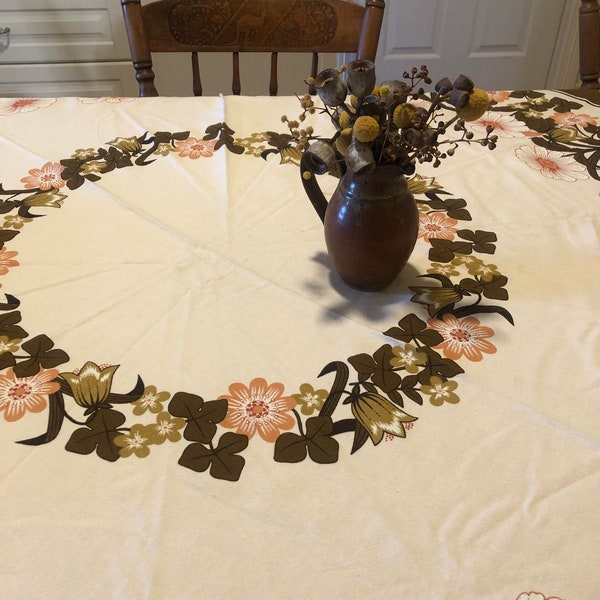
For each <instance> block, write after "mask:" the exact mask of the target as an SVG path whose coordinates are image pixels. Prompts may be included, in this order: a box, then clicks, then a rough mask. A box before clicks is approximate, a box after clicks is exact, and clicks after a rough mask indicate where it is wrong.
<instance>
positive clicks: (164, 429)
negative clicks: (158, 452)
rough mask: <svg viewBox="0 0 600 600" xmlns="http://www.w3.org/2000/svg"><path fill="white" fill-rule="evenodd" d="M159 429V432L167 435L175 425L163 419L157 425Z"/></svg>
mask: <svg viewBox="0 0 600 600" xmlns="http://www.w3.org/2000/svg"><path fill="white" fill-rule="evenodd" d="M157 429H158V433H160V434H161V435H167V434H168V433H169V432H170V431H171V429H173V425H172V424H171V423H169V422H168V421H162V422H161V423H160V424H159V426H158V427H157Z"/></svg>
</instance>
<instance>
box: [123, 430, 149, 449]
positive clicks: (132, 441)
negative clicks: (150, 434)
mask: <svg viewBox="0 0 600 600" xmlns="http://www.w3.org/2000/svg"><path fill="white" fill-rule="evenodd" d="M147 441H148V440H147V439H146V438H143V437H142V436H141V435H140V434H139V433H136V434H135V435H134V436H133V437H131V438H129V440H128V443H129V446H130V447H131V448H142V447H143V445H144V444H145V443H146V442H147Z"/></svg>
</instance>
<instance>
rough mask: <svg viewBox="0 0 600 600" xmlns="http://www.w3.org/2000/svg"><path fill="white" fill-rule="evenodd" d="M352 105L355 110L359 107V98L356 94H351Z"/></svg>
mask: <svg viewBox="0 0 600 600" xmlns="http://www.w3.org/2000/svg"><path fill="white" fill-rule="evenodd" d="M350 105H351V106H352V107H354V108H356V107H357V106H358V98H357V97H356V96H355V95H354V94H350Z"/></svg>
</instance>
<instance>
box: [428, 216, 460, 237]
mask: <svg viewBox="0 0 600 600" xmlns="http://www.w3.org/2000/svg"><path fill="white" fill-rule="evenodd" d="M457 225H458V221H457V220H456V219H453V218H452V217H447V216H446V215H444V214H443V213H419V237H420V238H423V239H424V240H425V241H426V242H428V241H429V240H430V239H431V238H436V239H442V240H453V239H454V236H455V235H456V226H457Z"/></svg>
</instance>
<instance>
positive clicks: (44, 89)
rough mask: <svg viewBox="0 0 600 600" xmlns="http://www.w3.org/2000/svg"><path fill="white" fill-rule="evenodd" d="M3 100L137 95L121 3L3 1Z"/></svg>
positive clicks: (0, 10)
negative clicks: (26, 97)
mask: <svg viewBox="0 0 600 600" xmlns="http://www.w3.org/2000/svg"><path fill="white" fill-rule="evenodd" d="M4 28H9V29H10V32H8V33H4V34H0V96H5V97H6V96H9V97H20V96H30V97H43V96H111V95H137V84H136V82H135V76H134V73H133V67H132V65H131V59H130V55H129V45H128V43H127V37H126V34H125V27H124V25H123V17H122V13H121V4H120V2H119V0H0V30H2V29H4Z"/></svg>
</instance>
